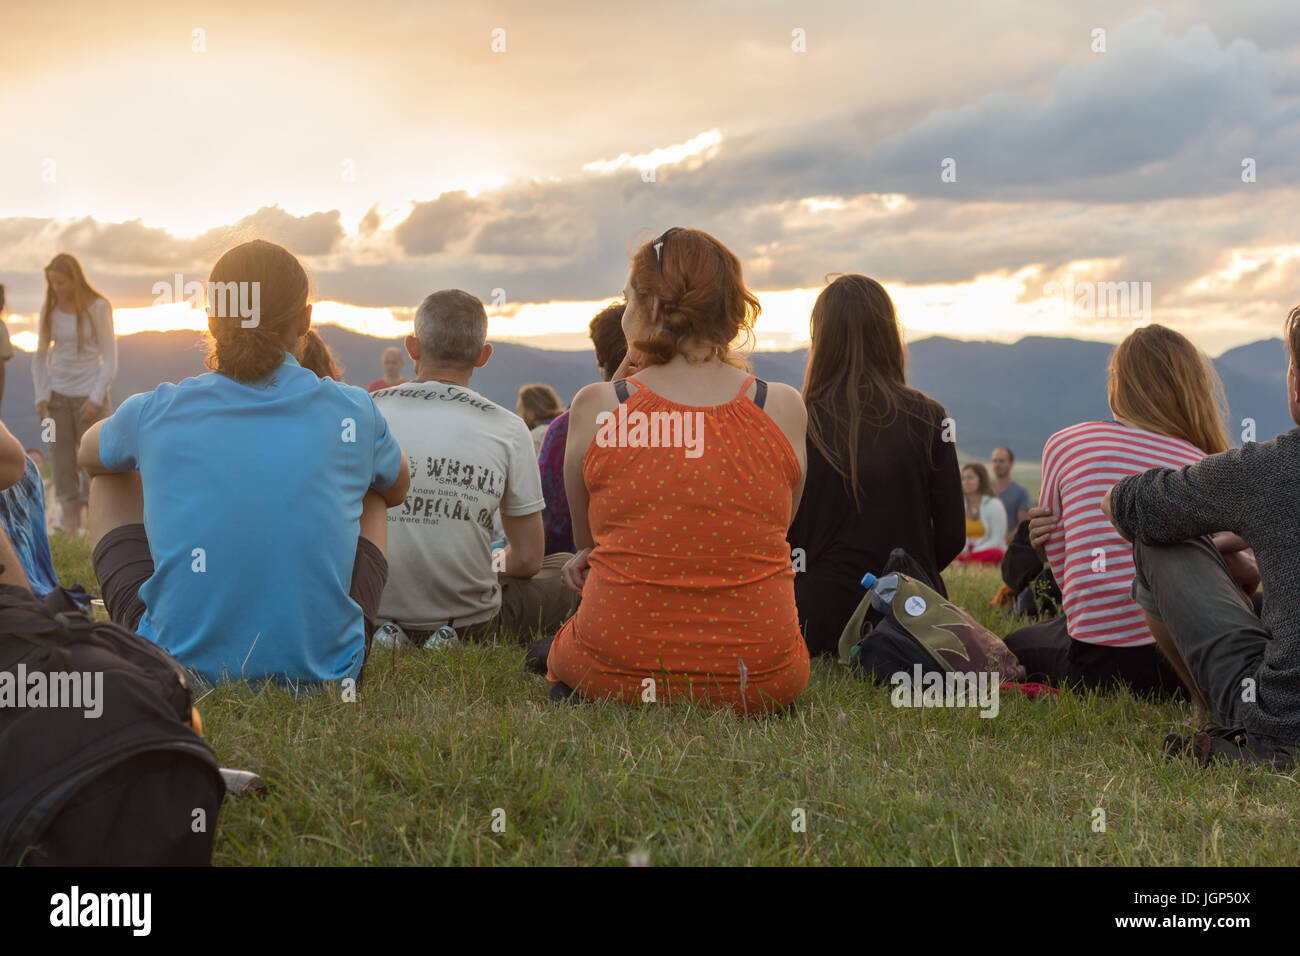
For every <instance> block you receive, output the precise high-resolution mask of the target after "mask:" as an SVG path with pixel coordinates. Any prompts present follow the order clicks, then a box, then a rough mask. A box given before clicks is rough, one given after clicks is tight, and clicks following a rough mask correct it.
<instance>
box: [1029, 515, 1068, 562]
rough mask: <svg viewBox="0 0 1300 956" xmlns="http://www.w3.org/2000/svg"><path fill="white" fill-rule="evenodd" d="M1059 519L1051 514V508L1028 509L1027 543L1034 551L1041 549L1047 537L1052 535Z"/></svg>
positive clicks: (1059, 521)
mask: <svg viewBox="0 0 1300 956" xmlns="http://www.w3.org/2000/svg"><path fill="white" fill-rule="evenodd" d="M1060 523H1061V519H1060V518H1058V517H1057V516H1056V515H1054V514H1052V509H1051V508H1030V509H1029V544H1030V546H1031V547H1033V549H1034V550H1035V551H1042V550H1043V547H1044V546H1045V545H1046V544H1047V539H1048V538H1050V537H1051V536H1052V532H1053V531H1055V530H1056V526H1057V525H1058V524H1060Z"/></svg>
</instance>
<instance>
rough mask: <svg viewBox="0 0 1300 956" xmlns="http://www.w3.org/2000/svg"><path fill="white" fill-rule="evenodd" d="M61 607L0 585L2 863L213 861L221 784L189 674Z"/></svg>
mask: <svg viewBox="0 0 1300 956" xmlns="http://www.w3.org/2000/svg"><path fill="white" fill-rule="evenodd" d="M67 603H71V602H68V601H67V598H66V596H65V595H61V594H58V593H57V592H56V594H55V596H54V598H53V599H52V600H51V602H50V605H47V604H45V603H43V602H41V601H40V600H38V599H37V598H35V597H33V596H32V594H31V593H30V592H28V591H26V590H25V589H23V588H18V587H14V586H12V585H0V865H3V866H14V865H27V866H68V865H73V866H160V865H161V866H168V865H172V866H175V865H190V866H193V865H207V864H209V863H211V860H212V846H213V842H214V840H215V837H216V824H217V811H218V810H219V809H220V807H221V801H222V799H223V797H224V796H225V784H224V783H223V782H222V778H221V774H220V772H219V771H218V768H217V760H216V757H215V756H214V755H213V753H212V749H211V748H210V747H209V746H208V745H207V743H205V742H204V740H203V738H202V737H201V736H200V734H201V732H202V724H201V722H200V721H199V720H198V712H197V711H196V710H194V695H193V692H192V690H191V687H190V678H189V674H188V673H187V672H186V670H185V668H184V667H182V666H181V664H180V662H178V661H177V660H176V659H175V658H174V657H172V656H171V655H170V654H168V653H167V652H166V651H164V650H163V649H162V648H160V647H158V646H157V645H155V644H154V643H152V642H151V641H149V640H146V639H145V638H143V637H140V636H139V635H138V634H134V633H132V632H131V631H128V630H127V629H126V628H124V627H121V626H120V625H118V624H113V623H110V622H99V623H95V622H93V621H91V620H90V618H89V617H88V616H87V615H86V614H85V613H84V612H82V611H79V610H72V611H68V610H62V611H58V612H57V613H56V612H55V611H54V610H52V609H51V606H53V607H59V606H65V607H66V604H67ZM41 688H43V690H41V693H40V696H39V698H38V695H37V692H38V689H41ZM38 699H39V700H40V701H41V702H40V703H37V700H38ZM51 704H60V705H61V706H50V705H51Z"/></svg>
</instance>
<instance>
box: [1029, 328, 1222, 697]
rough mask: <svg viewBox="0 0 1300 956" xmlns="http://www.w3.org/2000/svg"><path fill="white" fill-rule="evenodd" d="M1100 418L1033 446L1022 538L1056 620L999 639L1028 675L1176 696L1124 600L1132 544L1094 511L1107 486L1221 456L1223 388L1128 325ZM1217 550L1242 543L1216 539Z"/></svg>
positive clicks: (1170, 335) (1198, 362) (1170, 336)
mask: <svg viewBox="0 0 1300 956" xmlns="http://www.w3.org/2000/svg"><path fill="white" fill-rule="evenodd" d="M1107 399H1108V402H1109V404H1110V410H1111V412H1112V413H1113V414H1114V416H1115V421H1112V422H1084V423H1082V424H1079V425H1073V426H1071V427H1069V428H1066V429H1064V430H1063V431H1059V432H1057V433H1056V434H1055V435H1053V436H1052V437H1051V438H1049V439H1048V441H1047V444H1046V445H1045V446H1044V447H1043V484H1042V491H1041V494H1040V498H1039V507H1038V508H1036V509H1034V510H1033V511H1032V512H1031V526H1030V541H1031V542H1032V543H1033V545H1034V546H1035V547H1036V548H1039V549H1041V550H1044V551H1045V552H1046V556H1047V560H1048V562H1049V563H1050V564H1051V567H1052V573H1053V574H1054V575H1055V576H1056V580H1057V582H1058V583H1059V585H1060V587H1061V594H1062V605H1063V608H1064V611H1065V614H1064V616H1063V617H1059V618H1056V619H1054V620H1051V621H1046V622H1043V623H1041V624H1035V625H1031V626H1030V627H1025V628H1021V629H1020V630H1018V631H1015V632H1013V633H1012V634H1010V635H1009V636H1008V637H1007V645H1008V646H1009V647H1010V648H1011V649H1012V650H1013V651H1014V652H1015V653H1016V656H1017V657H1019V658H1020V660H1021V663H1023V664H1024V665H1025V667H1026V669H1027V670H1028V671H1029V672H1030V674H1032V675H1034V676H1033V677H1031V678H1030V679H1031V680H1033V679H1038V680H1046V681H1048V682H1050V683H1057V684H1067V685H1072V684H1082V685H1084V686H1086V687H1097V686H1101V685H1104V684H1111V683H1125V684H1128V685H1129V686H1130V687H1131V688H1132V689H1133V690H1134V691H1136V692H1139V693H1155V694H1157V695H1162V696H1167V695H1172V694H1174V693H1177V692H1179V690H1180V687H1181V685H1180V683H1179V680H1178V677H1177V674H1176V673H1175V672H1174V670H1173V668H1172V667H1171V666H1170V665H1169V663H1168V661H1166V660H1165V658H1164V657H1163V656H1162V655H1161V654H1160V652H1159V650H1158V649H1157V647H1156V645H1155V639H1154V638H1153V637H1152V636H1151V632H1150V631H1149V630H1148V629H1147V626H1146V623H1145V621H1144V619H1143V616H1142V609H1141V608H1140V607H1139V606H1138V605H1137V603H1136V602H1134V601H1133V599H1132V597H1131V596H1130V589H1131V588H1132V584H1133V552H1132V545H1130V544H1129V542H1127V541H1125V540H1124V539H1123V538H1121V537H1120V536H1119V534H1118V533H1117V532H1116V531H1115V529H1114V527H1113V526H1112V525H1111V523H1110V522H1109V521H1108V520H1107V519H1106V516H1105V515H1104V514H1102V512H1101V499H1102V497H1103V496H1104V495H1105V494H1106V491H1107V489H1109V488H1110V486H1111V485H1113V484H1114V483H1115V482H1116V481H1118V480H1119V479H1121V478H1123V477H1126V476H1128V475H1133V474H1137V473H1139V472H1143V471H1146V470H1147V469H1149V468H1162V467H1167V468H1178V467H1180V466H1182V465H1190V464H1194V463H1195V462H1197V461H1200V459H1202V458H1203V457H1205V455H1207V454H1216V453H1218V452H1221V451H1225V450H1227V448H1228V435H1227V429H1226V427H1225V404H1226V403H1225V402H1224V398H1223V386H1222V384H1221V383H1220V381H1219V377H1218V375H1217V374H1216V373H1215V371H1214V367H1213V366H1212V365H1211V364H1210V362H1209V360H1208V359H1206V358H1205V356H1204V355H1203V354H1202V353H1201V352H1200V351H1199V350H1197V348H1196V347H1195V346H1194V345H1192V343H1191V342H1189V341H1188V340H1187V339H1186V338H1185V337H1184V336H1182V335H1180V334H1179V333H1177V332H1175V331H1173V330H1172V329H1168V328H1165V327H1164V326H1161V325H1149V326H1145V327H1143V328H1140V329H1137V330H1136V331H1134V332H1133V333H1132V334H1131V335H1129V337H1128V338H1126V339H1125V340H1124V341H1123V342H1122V343H1120V345H1119V347H1118V348H1116V350H1115V353H1114V355H1113V356H1112V357H1111V361H1110V383H1109V386H1108V389H1107ZM1218 543H1219V545H1220V550H1222V551H1224V552H1232V551H1234V550H1237V549H1239V548H1240V547H1241V546H1242V544H1243V543H1242V542H1241V541H1240V539H1235V536H1226V535H1225V536H1222V537H1221V538H1220V539H1219V540H1218Z"/></svg>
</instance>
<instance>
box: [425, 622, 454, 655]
mask: <svg viewBox="0 0 1300 956" xmlns="http://www.w3.org/2000/svg"><path fill="white" fill-rule="evenodd" d="M456 641H457V637H456V629H455V628H454V627H452V626H451V625H450V624H444V625H443V626H442V627H440V628H438V629H437V630H436V631H434V632H433V633H432V634H430V635H429V639H428V640H427V641H425V642H424V649H425V650H426V651H443V650H446V649H447V648H449V647H451V646H452V645H453V644H455V643H456Z"/></svg>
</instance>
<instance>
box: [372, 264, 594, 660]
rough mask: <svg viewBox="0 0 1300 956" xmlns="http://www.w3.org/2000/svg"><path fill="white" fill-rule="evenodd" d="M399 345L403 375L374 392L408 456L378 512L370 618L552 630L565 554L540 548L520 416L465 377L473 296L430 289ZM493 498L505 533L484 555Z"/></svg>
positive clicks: (473, 349) (473, 362)
mask: <svg viewBox="0 0 1300 956" xmlns="http://www.w3.org/2000/svg"><path fill="white" fill-rule="evenodd" d="M406 349H407V351H408V352H409V353H410V356H411V359H412V360H413V361H414V362H415V369H416V375H415V380H414V381H412V382H408V383H407V384H405V385H403V386H400V387H398V388H389V389H384V390H383V391H381V392H377V393H375V396H374V399H375V404H376V406H378V408H379V410H380V411H381V412H383V414H384V416H385V417H386V418H387V419H388V422H389V424H390V425H391V426H392V429H393V434H394V435H396V436H397V439H398V441H400V442H401V443H402V448H403V450H404V451H405V452H406V454H407V456H408V458H409V459H410V468H411V491H410V494H409V495H408V496H407V498H406V502H405V504H404V505H403V507H402V508H401V509H400V510H395V511H393V512H392V513H390V514H389V517H388V553H389V555H390V556H391V560H390V562H389V564H390V567H391V571H390V573H389V575H388V585H387V587H385V588H384V595H383V598H382V599H381V601H380V604H379V616H380V618H382V619H386V620H389V621H393V622H395V623H396V624H398V625H400V626H401V628H402V630H403V631H405V632H406V635H407V637H409V638H410V639H411V640H413V641H415V642H417V643H421V644H422V643H424V641H426V640H427V639H428V637H429V636H430V635H432V634H433V633H434V632H435V631H437V630H438V629H439V628H441V627H443V626H444V625H446V626H449V627H451V628H452V629H453V630H455V631H456V632H457V635H458V636H459V637H462V638H467V639H471V640H476V639H480V638H487V637H490V636H492V635H494V634H496V633H497V632H498V631H504V632H506V635H505V636H507V637H510V638H514V639H519V640H523V639H525V638H527V637H528V634H529V632H531V631H534V630H539V629H540V630H542V631H545V632H548V633H549V632H552V631H554V629H555V628H557V627H559V626H560V622H562V621H563V620H564V619H565V618H566V617H567V616H568V615H569V613H570V612H571V611H572V609H573V595H572V594H570V593H569V592H568V590H567V589H566V588H565V587H564V583H563V582H562V581H561V579H560V570H561V569H562V568H563V567H564V562H565V561H567V560H568V559H569V557H570V555H568V554H556V555H551V556H549V557H544V552H543V540H544V535H543V533H542V506H543V504H544V503H545V502H543V500H542V480H541V475H540V474H539V472H538V470H537V455H536V452H535V451H534V449H533V443H532V439H531V438H530V437H529V434H528V428H527V427H526V426H525V425H524V423H523V421H522V420H520V418H519V417H518V416H517V415H515V414H514V413H513V412H511V411H510V410H509V409H506V408H502V407H501V406H500V405H495V404H493V403H492V402H490V401H488V400H487V399H486V398H484V397H483V396H482V395H480V394H479V393H478V392H476V391H474V390H473V389H471V388H470V387H469V383H470V377H471V376H472V375H473V374H474V370H475V369H476V368H482V367H483V366H484V365H486V364H487V362H488V359H489V358H490V357H491V355H492V346H491V345H489V344H488V343H487V312H486V311H485V310H484V308H483V303H482V302H480V301H479V300H478V299H477V298H475V297H474V296H472V295H470V294H469V293H468V292H461V291H459V290H456V289H447V290H444V291H441V292H434V293H433V294H431V295H430V296H428V297H427V298H426V299H425V300H424V301H423V302H422V303H420V307H419V309H418V310H417V311H416V313H415V334H414V335H410V336H407V339H406ZM498 510H500V512H501V523H502V527H503V529H504V531H505V537H506V539H507V540H508V541H509V542H510V543H509V545H507V547H506V548H505V549H504V551H502V552H500V553H498V554H497V555H495V556H494V555H493V554H492V553H491V551H490V550H489V549H490V547H491V542H492V516H493V514H494V513H495V512H496V511H498ZM498 572H499V573H498Z"/></svg>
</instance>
